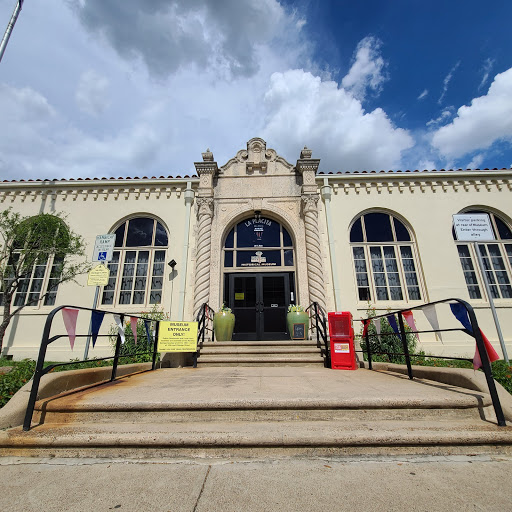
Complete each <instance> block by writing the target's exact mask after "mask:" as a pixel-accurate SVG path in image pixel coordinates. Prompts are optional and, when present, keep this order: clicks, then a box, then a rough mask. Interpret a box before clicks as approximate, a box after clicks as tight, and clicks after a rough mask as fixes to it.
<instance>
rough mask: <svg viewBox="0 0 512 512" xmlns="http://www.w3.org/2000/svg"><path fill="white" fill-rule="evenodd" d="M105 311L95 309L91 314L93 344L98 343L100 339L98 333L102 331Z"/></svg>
mask: <svg viewBox="0 0 512 512" xmlns="http://www.w3.org/2000/svg"><path fill="white" fill-rule="evenodd" d="M104 316H105V313H104V312H103V311H93V312H92V315H91V334H92V346H93V347H94V345H96V340H97V339H98V333H99V332H100V327H101V323H102V322H103V317H104Z"/></svg>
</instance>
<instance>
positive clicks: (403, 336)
mask: <svg viewBox="0 0 512 512" xmlns="http://www.w3.org/2000/svg"><path fill="white" fill-rule="evenodd" d="M450 302H452V303H453V302H457V303H459V304H461V305H462V306H464V308H465V309H466V311H467V313H468V315H469V321H470V323H471V331H469V330H468V329H465V328H454V329H437V330H436V329H433V330H428V331H412V330H409V332H407V331H406V329H405V326H404V320H403V316H402V313H403V312H406V311H414V310H421V309H422V308H424V307H427V306H432V305H435V304H443V303H450ZM391 315H393V316H395V315H397V316H398V324H397V326H398V331H399V333H398V336H399V337H400V340H401V342H402V347H403V352H390V351H389V350H382V351H377V352H376V351H375V350H373V349H372V346H371V344H370V336H377V339H378V338H379V336H380V337H386V336H397V334H396V333H395V332H389V333H383V332H381V333H380V334H372V335H370V334H369V332H368V329H367V328H366V329H365V330H364V331H365V335H364V338H365V345H366V347H365V348H366V354H367V357H368V367H369V369H370V370H372V356H374V355H384V354H387V355H388V357H389V356H402V357H404V358H405V364H406V366H407V375H408V376H409V379H413V370H412V365H411V354H410V351H409V346H408V343H407V335H408V334H409V333H414V332H416V333H417V334H422V333H436V332H453V331H462V332H464V333H466V334H468V335H469V336H471V337H473V338H475V341H476V346H477V349H478V353H479V355H480V359H481V361H482V369H483V371H484V374H485V379H486V381H487V386H488V388H489V394H490V395H491V399H492V403H493V406H494V411H495V412H496V419H497V421H498V425H499V426H500V427H503V426H506V423H505V417H504V415H503V410H502V408H501V403H500V399H499V397H498V392H497V390H496V385H495V382H494V378H493V375H492V369H491V363H490V361H489V357H488V355H487V350H486V349H485V344H484V340H483V338H482V334H481V332H480V327H479V326H478V321H477V319H476V315H475V312H474V310H473V308H472V307H471V305H470V304H469V303H467V302H466V301H464V300H462V299H454V298H452V299H444V300H438V301H436V302H429V303H428V304H422V305H421V306H415V307H412V308H404V309H399V310H395V311H389V312H387V313H384V314H382V315H376V316H372V317H370V316H368V317H367V318H365V319H364V320H363V322H364V325H366V323H369V322H371V321H372V320H374V319H380V318H387V317H389V316H391ZM395 321H396V318H395ZM357 352H363V353H364V352H365V350H359V351H357ZM412 355H413V356H414V357H415V358H417V357H424V358H428V359H431V358H432V359H455V360H463V361H470V362H471V361H472V359H469V358H461V357H447V356H435V355H431V354H412Z"/></svg>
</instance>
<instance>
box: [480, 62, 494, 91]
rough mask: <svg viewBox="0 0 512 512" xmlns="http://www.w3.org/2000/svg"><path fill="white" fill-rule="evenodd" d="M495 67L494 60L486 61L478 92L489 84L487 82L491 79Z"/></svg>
mask: <svg viewBox="0 0 512 512" xmlns="http://www.w3.org/2000/svg"><path fill="white" fill-rule="evenodd" d="M493 66H494V59H490V58H489V59H486V60H485V62H484V65H483V66H482V72H483V75H482V81H481V82H480V85H479V86H478V90H480V89H482V88H483V86H484V85H485V84H486V83H487V80H488V79H489V75H490V73H491V70H492V67H493Z"/></svg>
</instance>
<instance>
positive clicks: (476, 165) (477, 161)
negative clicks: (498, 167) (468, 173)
mask: <svg viewBox="0 0 512 512" xmlns="http://www.w3.org/2000/svg"><path fill="white" fill-rule="evenodd" d="M484 158H485V155H484V153H478V154H476V155H475V156H474V157H473V158H472V159H471V162H469V163H468V164H467V165H466V169H480V166H481V165H482V162H483V161H484Z"/></svg>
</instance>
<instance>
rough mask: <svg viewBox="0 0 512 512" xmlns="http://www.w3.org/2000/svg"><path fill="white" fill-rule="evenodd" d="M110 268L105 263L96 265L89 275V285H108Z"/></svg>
mask: <svg viewBox="0 0 512 512" xmlns="http://www.w3.org/2000/svg"><path fill="white" fill-rule="evenodd" d="M109 276H110V270H109V269H108V268H107V267H106V266H105V265H96V266H95V267H94V268H93V269H92V270H91V271H89V275H88V276H87V286H106V285H107V284H108V278H109Z"/></svg>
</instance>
